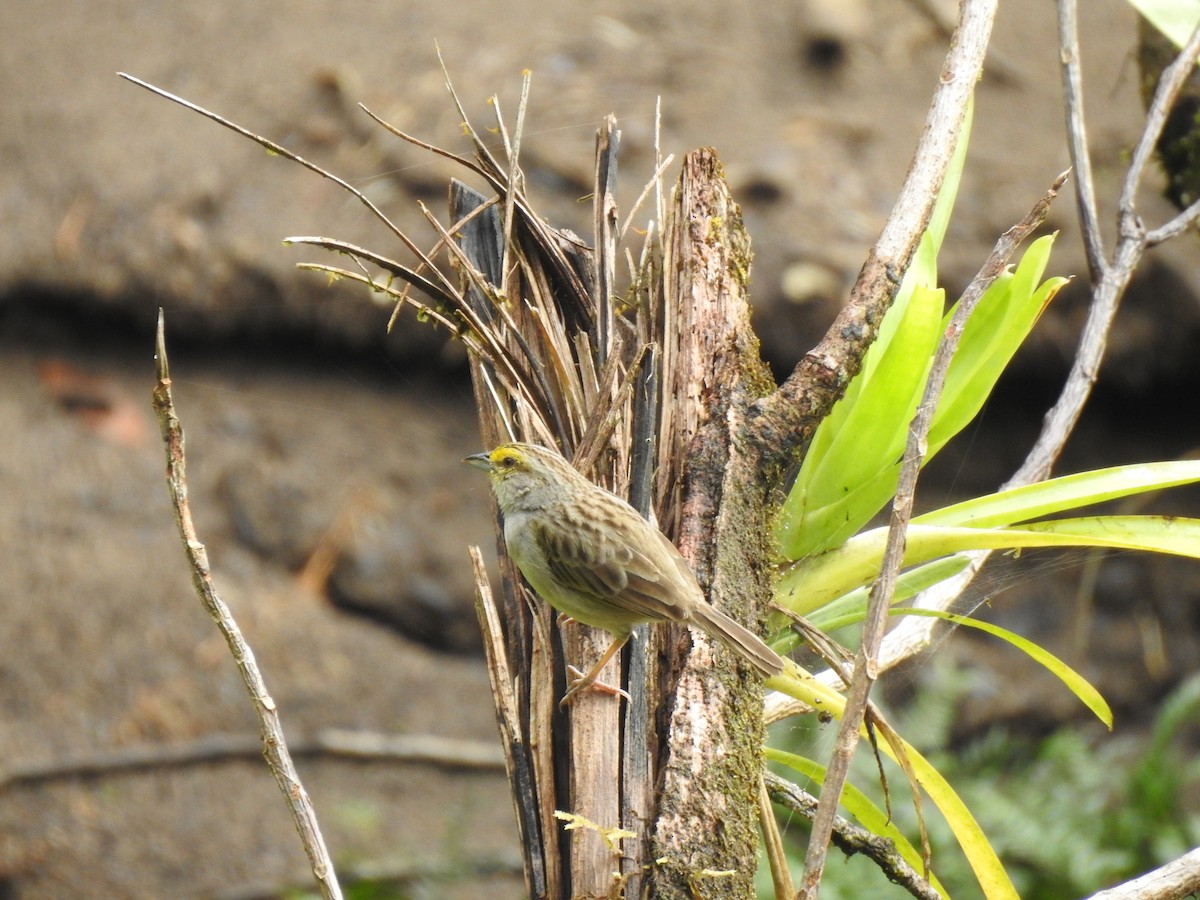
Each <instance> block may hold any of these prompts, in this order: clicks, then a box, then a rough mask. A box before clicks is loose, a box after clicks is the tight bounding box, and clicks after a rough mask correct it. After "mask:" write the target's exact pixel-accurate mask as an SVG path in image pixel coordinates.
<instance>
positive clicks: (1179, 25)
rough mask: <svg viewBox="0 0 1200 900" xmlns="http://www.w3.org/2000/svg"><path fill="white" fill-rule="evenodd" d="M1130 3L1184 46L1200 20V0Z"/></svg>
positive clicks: (1154, 24)
mask: <svg viewBox="0 0 1200 900" xmlns="http://www.w3.org/2000/svg"><path fill="white" fill-rule="evenodd" d="M1129 5H1130V6H1132V7H1133V8H1134V9H1136V10H1137V11H1138V12H1140V13H1141V14H1142V15H1143V16H1145V17H1146V18H1147V19H1149V20H1150V24H1152V25H1153V26H1154V27H1155V28H1157V29H1158V30H1159V31H1161V32H1162V33H1163V34H1165V35H1166V36H1167V37H1168V38H1170V39H1171V42H1172V43H1173V44H1174V45H1175V46H1176V47H1181V48H1182V47H1183V45H1184V44H1186V43H1187V42H1188V38H1190V37H1191V36H1192V32H1193V31H1194V30H1195V28H1196V23H1197V22H1200V0H1129Z"/></svg>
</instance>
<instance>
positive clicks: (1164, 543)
mask: <svg viewBox="0 0 1200 900" xmlns="http://www.w3.org/2000/svg"><path fill="white" fill-rule="evenodd" d="M886 542H887V528H886V527H884V528H873V529H871V530H870V531H868V532H865V533H864V534H860V535H858V536H856V537H854V538H851V539H850V540H849V541H847V542H846V543H845V544H843V545H842V546H841V547H839V548H837V549H836V550H830V551H828V552H827V553H822V554H821V555H820V556H815V557H810V558H809V559H806V560H802V561H801V562H798V563H796V564H795V565H794V566H792V567H791V568H790V569H789V570H788V571H787V572H785V573H784V575H783V577H782V578H781V579H780V582H779V587H778V588H777V590H776V595H775V599H776V602H778V603H780V604H781V605H782V606H785V607H786V608H788V609H791V610H792V611H793V612H797V613H799V614H800V615H808V614H809V613H811V612H812V610H814V609H819V608H820V607H821V606H823V605H825V604H826V603H828V602H830V601H831V600H834V599H836V598H838V597H840V596H842V595H843V594H847V593H849V592H850V591H852V590H854V589H855V588H858V587H861V586H863V585H868V584H870V583H871V582H873V581H874V580H875V578H877V577H878V574H879V566H880V563H881V561H882V559H883V549H884V545H885V543H886ZM1023 547H1113V548H1118V549H1122V550H1147V551H1150V552H1154V553H1172V554H1176V555H1180V556H1190V557H1197V558H1200V519H1183V518H1173V517H1164V516H1094V517H1089V518H1081V519H1059V520H1055V521H1052V522H1035V523H1033V524H1029V525H1015V526H1012V527H1010V528H961V527H950V526H934V525H925V524H916V523H913V524H911V525H910V526H909V528H908V532H907V540H906V546H905V553H904V563H903V564H904V565H906V566H911V565H916V564H917V563H923V562H927V561H929V560H931V559H936V558H937V557H941V556H949V555H951V554H953V553H959V552H961V551H963V550H1002V549H1016V548H1023Z"/></svg>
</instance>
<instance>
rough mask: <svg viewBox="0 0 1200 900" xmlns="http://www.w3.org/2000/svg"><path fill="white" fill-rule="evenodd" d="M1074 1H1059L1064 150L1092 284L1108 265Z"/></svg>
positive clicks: (1098, 278)
mask: <svg viewBox="0 0 1200 900" xmlns="http://www.w3.org/2000/svg"><path fill="white" fill-rule="evenodd" d="M1076 13H1077V10H1076V3H1075V0H1065V2H1062V3H1059V4H1058V44H1059V57H1060V59H1061V60H1062V81H1063V106H1064V111H1065V112H1066V116H1067V150H1068V152H1069V153H1070V154H1071V168H1072V169H1073V170H1074V172H1075V203H1076V206H1077V208H1078V210H1079V224H1080V228H1081V229H1082V231H1083V249H1084V252H1085V254H1086V255H1087V263H1088V270H1089V271H1090V272H1091V276H1092V277H1091V281H1092V284H1095V283H1096V282H1097V281H1099V280H1100V278H1101V276H1102V275H1103V274H1104V272H1105V270H1106V269H1107V268H1108V264H1107V263H1106V262H1105V260H1104V239H1103V237H1102V236H1101V234H1100V219H1099V216H1098V215H1097V213H1096V184H1095V181H1094V180H1093V178H1092V157H1091V154H1090V153H1089V152H1088V145H1087V129H1086V127H1085V126H1084V121H1083V73H1082V71H1081V69H1080V65H1079V23H1078V21H1077V15H1076Z"/></svg>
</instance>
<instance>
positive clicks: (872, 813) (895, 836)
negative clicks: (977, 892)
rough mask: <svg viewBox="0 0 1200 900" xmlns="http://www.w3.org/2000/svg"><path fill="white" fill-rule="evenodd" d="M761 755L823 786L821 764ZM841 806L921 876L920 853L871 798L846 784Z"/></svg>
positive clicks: (770, 752)
mask: <svg viewBox="0 0 1200 900" xmlns="http://www.w3.org/2000/svg"><path fill="white" fill-rule="evenodd" d="M764 752H765V753H766V757H767V759H769V760H771V761H772V762H775V763H779V764H780V765H784V766H787V767H788V768H789V769H792V770H794V771H796V772H799V773H800V774H801V775H803V776H804V777H805V778H809V779H812V780H813V781H815V782H816V783H817V784H824V783H825V767H824V766H823V765H821V764H820V763H817V762H814V761H813V760H811V759H808V758H807V757H804V756H798V755H797V754H795V753H787V752H785V751H783V750H776V749H774V748H772V747H767V748H765V751H764ZM841 805H842V807H843V808H844V809H845V810H846V812H848V813H850V815H852V816H854V818H855V819H857V820H858V822H859V823H860V824H861V825H862V827H863V828H865V829H867V830H868V831H870V832H871V833H872V834H876V835H879V836H880V837H883V838H887V839H888V840H890V841H891V842H892V843H893V844H895V845H896V850H897V852H899V854H900V856H901V857H902V858H903V859H904V861H905V862H906V863H908V864H909V865H910V866H912V867H913V868H914V869H916V870H917V872H921V873H923V872H924V866H925V863H924V861H923V860H922V859H921V854H920V852H919V851H918V850H917V849H916V848H915V847H914V846H913V845H912V843H910V842H909V840H908V838H906V837H905V836H904V832H902V831H901V830H900V829H899V828H897V827H896V826H895V825H893V824H892V820H891V819H890V818H889V817H888V815H887V813H885V812H884V811H883V810H881V809H880V808H879V807H878V806H876V805H875V804H874V803H873V802H872V801H871V798H870V797H868V796H867V795H866V794H864V793H863V792H862V791H860V790H859V789H858V788H856V787H855V786H854V785H852V784H850V783H849V782H847V783H846V784H845V785H843V787H842V798H841ZM927 879H928V881H929V883H930V884H931V885H932V886H933V888H934V890H936V891H937V892H938V893H939V894H941V895H942V896H943V897H947V898H948V897H949V894H947V893H946V889H945V888H944V887H942V884H941V882H939V881H938V880H937V876H936V875H934V874H933V873H932V872H930V873H928V876H927Z"/></svg>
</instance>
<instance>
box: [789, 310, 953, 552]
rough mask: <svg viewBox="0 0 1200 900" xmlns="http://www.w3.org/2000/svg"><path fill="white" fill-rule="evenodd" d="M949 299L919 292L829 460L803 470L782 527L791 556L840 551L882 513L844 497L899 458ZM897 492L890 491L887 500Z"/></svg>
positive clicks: (836, 439) (832, 446) (837, 436)
mask: <svg viewBox="0 0 1200 900" xmlns="http://www.w3.org/2000/svg"><path fill="white" fill-rule="evenodd" d="M944 302H945V301H944V295H943V293H942V291H940V290H929V289H927V288H920V287H918V288H916V289H914V290H913V292H912V297H911V298H910V300H909V303H908V305H907V307H906V308H905V309H904V311H903V312H904V315H903V319H902V324H901V327H900V328H899V329H898V330H897V332H896V334H895V335H894V336H893V338H892V340H891V342H890V345H889V348H888V352H887V353H886V354H884V355H883V357H882V358H881V360H880V362H879V364H878V365H877V366H876V367H875V370H874V372H873V373H872V374H871V375H870V376H869V377H867V378H866V379H865V380H864V382H863V386H862V389H861V391H860V392H859V394H858V396H857V397H856V398H855V401H854V403H853V405H852V406H851V407H850V411H849V413H848V415H847V416H846V418H845V420H844V421H843V422H842V423H841V427H840V428H839V429H838V430H837V432H836V434H835V435H834V438H833V440H832V441H831V442H830V443H829V444H828V448H827V449H826V450H825V451H824V453H823V456H822V458H821V459H820V460H819V461H818V462H817V463H816V464H815V465H814V466H810V467H809V468H808V469H807V470H806V469H805V468H804V467H803V466H802V467H801V477H800V478H798V479H797V482H796V485H795V486H794V487H793V488H792V493H791V495H790V496H789V497H788V500H787V502H786V503H785V505H784V510H783V513H782V518H781V522H780V529H779V540H780V543H781V546H782V549H783V552H784V554H785V555H786V556H787V557H788V558H790V559H796V558H798V557H801V556H805V555H807V554H809V553H813V552H817V551H819V550H822V549H825V548H826V547H830V546H836V545H837V544H839V543H841V542H842V541H843V540H845V539H846V538H847V537H849V535H851V534H853V533H854V532H856V531H858V529H860V528H861V527H862V526H863V525H865V524H866V523H867V522H868V521H869V520H870V518H871V516H873V515H874V514H875V513H876V512H877V511H878V509H879V507H878V506H874V507H870V506H865V505H864V506H858V507H850V508H847V507H846V506H845V504H844V498H845V496H846V494H847V493H849V492H851V491H852V490H853V488H855V487H856V486H858V485H861V484H863V483H864V482H868V481H870V480H871V479H873V478H875V477H876V476H877V475H878V473H879V472H880V471H881V470H883V469H887V468H890V467H891V466H893V465H894V464H895V461H896V459H898V458H899V456H900V453H901V451H902V450H903V447H904V444H903V441H904V436H905V434H906V433H907V425H908V422H909V421H910V420H911V419H912V416H913V413H914V412H915V410H916V408H917V404H918V403H919V402H920V399H921V393H922V391H923V390H924V387H925V378H926V376H927V375H928V373H929V365H930V360H931V357H932V354H933V350H934V348H935V347H936V346H937V341H938V339H939V338H940V336H941V321H942V310H943V306H944ZM843 402H844V400H843ZM891 493H892V491H891V490H887V492H886V494H885V495H884V502H886V499H887V497H888V496H890V495H891ZM826 507H833V511H832V512H830V511H829V510H827V509H826Z"/></svg>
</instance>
